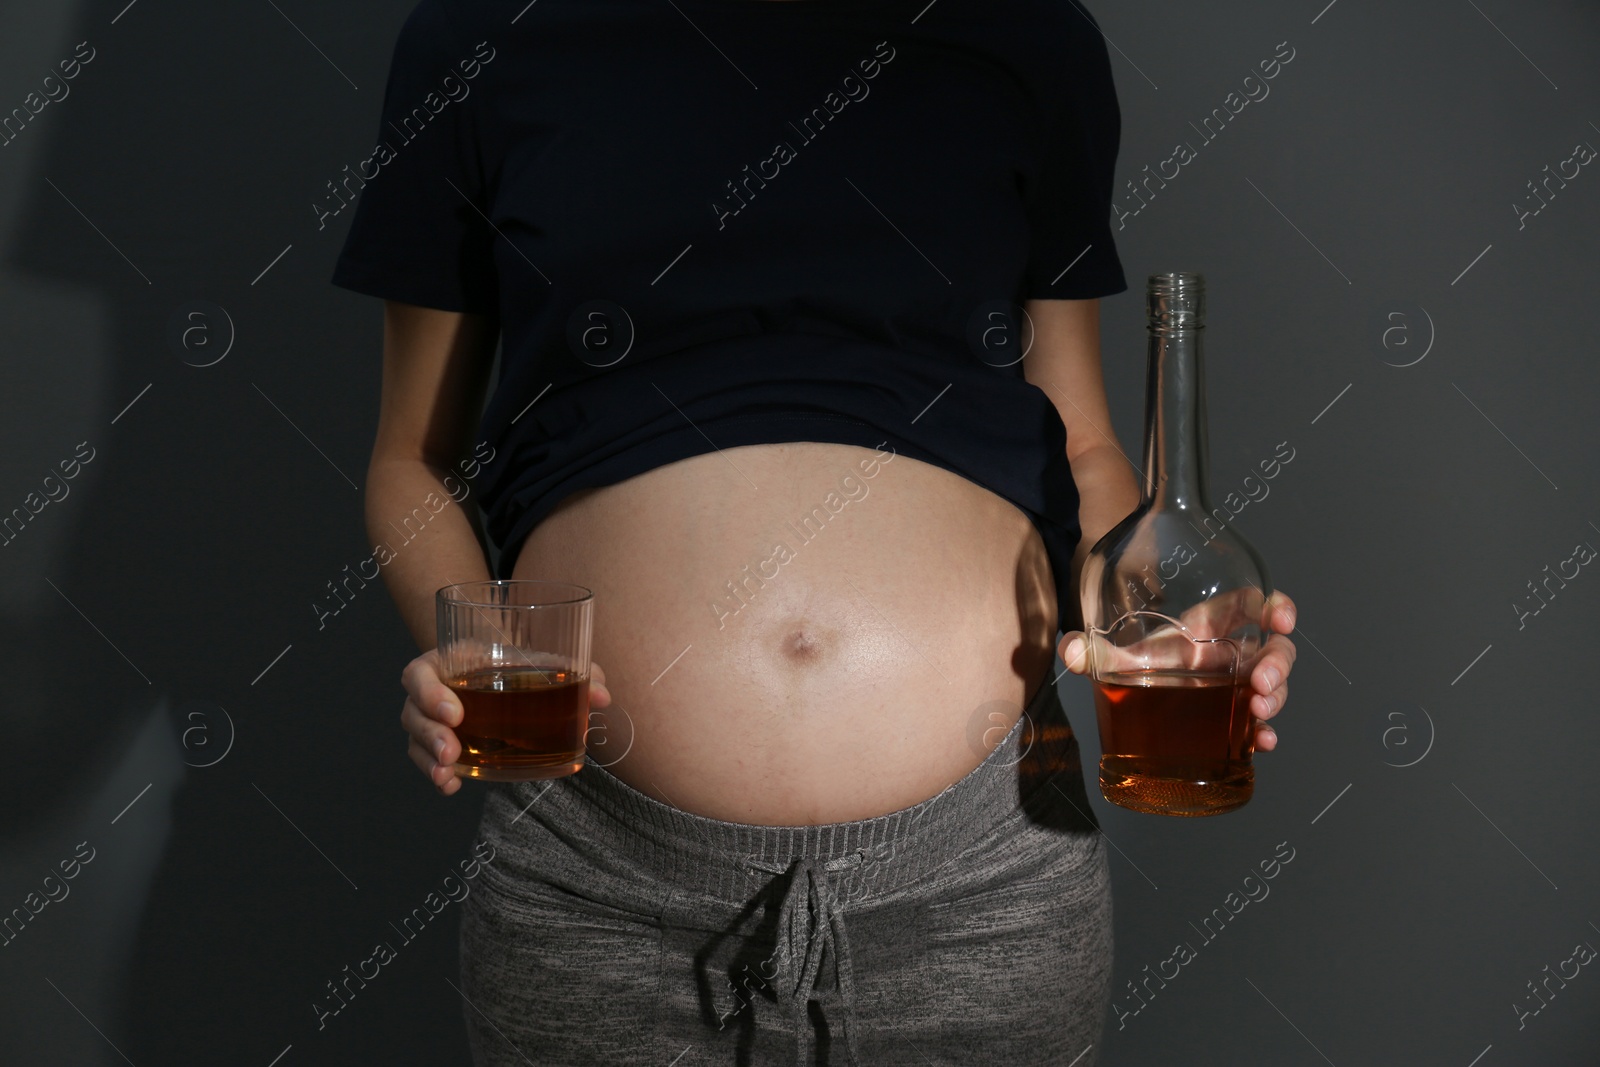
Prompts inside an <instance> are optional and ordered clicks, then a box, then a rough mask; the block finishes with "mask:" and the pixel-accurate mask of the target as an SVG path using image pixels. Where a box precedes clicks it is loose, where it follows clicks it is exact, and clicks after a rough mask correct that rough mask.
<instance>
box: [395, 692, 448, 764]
mask: <svg viewBox="0 0 1600 1067" xmlns="http://www.w3.org/2000/svg"><path fill="white" fill-rule="evenodd" d="M400 727H401V729H403V730H405V732H406V733H408V734H410V735H411V739H412V740H413V741H415V742H416V743H417V744H418V745H420V746H421V747H422V750H423V751H424V752H426V753H428V754H429V756H430V757H431V758H432V759H435V760H437V761H439V762H440V763H445V764H453V763H454V762H455V761H456V760H457V759H459V758H460V757H461V742H460V741H459V740H458V739H457V738H456V732H455V731H454V730H452V729H450V727H448V726H446V725H444V724H443V723H441V722H438V721H436V720H434V719H430V718H428V717H427V716H426V715H424V714H422V712H421V710H420V709H418V707H417V705H416V704H415V703H413V702H412V701H410V700H408V701H406V706H405V707H404V708H403V709H401V712H400Z"/></svg>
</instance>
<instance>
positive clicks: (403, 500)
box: [366, 459, 492, 651]
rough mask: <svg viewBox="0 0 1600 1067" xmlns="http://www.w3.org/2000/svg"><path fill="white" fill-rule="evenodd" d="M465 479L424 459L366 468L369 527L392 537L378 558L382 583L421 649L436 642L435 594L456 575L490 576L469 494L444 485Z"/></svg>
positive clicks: (380, 538)
mask: <svg viewBox="0 0 1600 1067" xmlns="http://www.w3.org/2000/svg"><path fill="white" fill-rule="evenodd" d="M447 477H448V478H449V482H448V484H449V485H451V486H454V487H455V491H456V492H457V493H462V492H463V487H464V484H465V483H464V482H462V480H461V479H460V478H459V477H456V476H453V475H450V473H449V472H448V471H447V470H445V469H444V468H440V467H436V466H434V465H432V464H430V463H427V462H425V461H423V460H420V459H386V460H379V459H374V460H373V461H372V463H371V464H370V465H369V466H368V468H367V491H366V522H367V535H368V537H369V539H370V540H371V542H372V544H373V545H374V546H381V545H387V546H388V551H382V552H380V553H379V555H378V560H379V562H380V563H382V567H381V573H382V574H383V581H384V585H386V586H387V587H388V590H389V596H390V597H391V598H392V599H393V600H394V603H395V607H396V609H398V611H399V612H400V618H401V620H402V621H403V622H404V623H405V625H406V629H408V630H409V631H411V636H412V638H413V639H415V640H416V642H417V648H418V649H420V650H423V651H426V650H427V649H430V648H433V647H434V645H435V644H436V643H437V642H436V637H435V619H434V594H435V593H436V592H437V591H438V590H439V588H440V587H442V586H446V585H452V584H454V583H457V582H475V581H483V580H485V579H488V578H490V577H492V575H491V574H490V573H489V563H488V559H487V557H486V556H485V554H484V544H485V542H484V539H483V532H482V529H481V527H480V526H479V523H478V518H477V510H476V508H475V506H474V505H473V504H472V502H471V497H469V496H465V494H464V493H463V501H457V500H456V499H454V498H453V497H452V495H451V492H450V490H449V489H447V488H446V485H447V483H446V478H447Z"/></svg>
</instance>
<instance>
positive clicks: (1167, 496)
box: [1144, 327, 1210, 512]
mask: <svg viewBox="0 0 1600 1067" xmlns="http://www.w3.org/2000/svg"><path fill="white" fill-rule="evenodd" d="M1204 334H1205V328H1204V327H1199V328H1188V327H1183V328H1174V327H1157V328H1152V329H1151V331H1150V367H1149V373H1148V374H1147V376H1146V382H1147V389H1148V393H1147V395H1146V397H1145V426H1144V470H1145V484H1144V503H1145V504H1147V505H1154V506H1155V507H1156V508H1160V509H1164V510H1177V511H1187V510H1190V509H1193V510H1196V511H1201V512H1207V511H1209V510H1210V496H1209V494H1208V493H1207V491H1206V463H1207V460H1206V402H1205V364H1204V362H1203V361H1202V359H1201V337H1202V336H1204Z"/></svg>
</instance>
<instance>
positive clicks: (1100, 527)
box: [1066, 442, 1140, 629]
mask: <svg viewBox="0 0 1600 1067" xmlns="http://www.w3.org/2000/svg"><path fill="white" fill-rule="evenodd" d="M1071 463H1072V479H1073V481H1074V482H1076V483H1077V486H1078V525H1079V527H1081V528H1082V530H1083V538H1082V539H1081V540H1080V541H1079V542H1078V547H1077V549H1076V551H1074V552H1073V554H1072V583H1071V588H1072V589H1073V590H1074V591H1076V590H1077V589H1078V588H1079V587H1080V586H1079V583H1080V581H1081V579H1082V575H1083V564H1084V561H1085V560H1086V559H1088V558H1089V550H1090V549H1092V548H1094V546H1095V542H1097V541H1099V540H1100V538H1102V537H1104V536H1105V534H1106V532H1107V531H1109V530H1110V529H1111V528H1112V527H1113V526H1115V525H1116V524H1117V523H1119V522H1121V521H1122V520H1123V519H1124V518H1126V517H1127V516H1128V514H1129V513H1130V512H1132V511H1133V509H1134V508H1136V507H1138V506H1139V496H1140V490H1139V478H1138V475H1137V474H1136V473H1135V472H1134V469H1133V466H1132V465H1131V464H1130V463H1129V462H1128V461H1127V459H1125V458H1124V457H1123V455H1122V453H1121V452H1119V451H1118V450H1117V447H1116V446H1115V445H1114V444H1112V443H1109V442H1108V443H1104V444H1099V445H1095V446H1094V447H1091V448H1086V449H1084V450H1083V451H1082V452H1080V453H1078V455H1077V456H1076V457H1075V458H1073V459H1072V461H1071ZM1080 610H1081V609H1080V607H1079V605H1078V603H1077V601H1074V602H1073V603H1072V604H1071V605H1070V607H1069V610H1068V611H1067V612H1066V615H1067V618H1068V620H1069V621H1070V622H1072V623H1073V628H1074V629H1076V628H1078V627H1079V626H1081V625H1082V621H1081V619H1080Z"/></svg>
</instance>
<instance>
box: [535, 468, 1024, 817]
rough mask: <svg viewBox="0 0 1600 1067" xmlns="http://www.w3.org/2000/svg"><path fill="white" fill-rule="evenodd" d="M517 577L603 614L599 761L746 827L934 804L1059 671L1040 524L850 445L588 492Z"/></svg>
mask: <svg viewBox="0 0 1600 1067" xmlns="http://www.w3.org/2000/svg"><path fill="white" fill-rule="evenodd" d="M514 576H515V577H517V578H544V579H554V580H562V581H573V582H577V583H579V584H581V585H585V586H588V587H589V588H590V589H593V590H594V593H595V615H594V644H593V656H594V660H595V662H597V663H599V664H600V665H601V666H602V667H603V668H604V669H605V672H606V681H607V686H608V687H609V689H610V690H611V694H612V701H613V703H612V705H611V706H610V707H609V708H606V709H604V710H598V709H597V710H596V711H595V712H594V718H593V728H592V730H591V733H590V758H591V759H592V760H596V761H598V762H600V763H602V764H603V765H605V766H606V768H607V769H608V770H609V771H610V772H611V773H612V774H614V775H616V776H617V777H619V778H621V779H622V780H623V781H625V782H627V783H628V784H629V785H631V786H633V787H634V788H636V789H638V790H639V791H641V792H643V793H646V794H648V795H649V796H652V797H654V798H656V799H657V800H660V801H662V802H663V803H667V804H671V805H673V806H675V807H679V808H682V809H684V810H686V811H691V812H694V813H696V814H700V815H706V816H710V817H713V818H718V819H724V820H727V821H730V822H743V823H757V824H763V825H802V824H807V823H820V822H839V821H845V820H851V819H862V818H870V817H872V816H875V815H881V814H884V813H886V812H890V811H896V810H899V809H900V808H904V807H907V806H909V805H911V804H915V803H917V802H918V801H921V800H924V799H926V798H927V797H930V796H932V795H934V794H935V793H937V792H939V791H940V790H942V789H943V788H944V787H945V786H947V785H949V784H950V783H952V782H953V781H955V780H957V779H958V778H960V777H961V776H962V775H964V774H966V773H967V772H968V771H970V770H972V768H973V767H975V766H977V765H978V763H979V762H980V761H981V760H982V759H983V757H984V756H985V755H986V754H987V752H988V749H989V748H990V747H992V746H993V745H994V744H995V743H997V742H998V741H999V739H1000V738H1001V737H1002V736H1004V733H1005V731H1006V730H1008V729H1009V728H1010V727H1011V725H1012V724H1013V723H1014V722H1015V721H1016V720H1017V718H1018V717H1019V716H1020V714H1021V711H1022V708H1023V705H1024V704H1025V703H1026V701H1027V699H1028V698H1029V697H1030V696H1032V695H1033V693H1034V692H1035V691H1036V690H1037V688H1038V687H1039V686H1040V685H1041V684H1044V683H1045V682H1046V681H1048V675H1049V671H1050V667H1051V664H1052V662H1053V659H1054V643H1055V625H1056V602H1055V592H1054V584H1053V581H1052V575H1051V569H1050V562H1049V559H1048V557H1047V555H1046V553H1045V549H1044V544H1043V541H1042V540H1041V539H1040V537H1039V534H1038V532H1037V530H1035V529H1034V527H1033V524H1032V522H1031V521H1030V520H1029V518H1028V516H1027V515H1026V514H1025V513H1023V512H1022V511H1020V510H1019V509H1017V508H1016V507H1015V506H1013V505H1012V504H1011V503H1010V502H1008V501H1006V500H1005V499H1003V498H1001V497H999V496H997V495H995V494H994V493H991V492H990V491H988V490H987V489H984V488H982V487H980V486H978V485H976V484H975V483H973V482H970V481H968V480H966V479H964V478H962V477H960V476H959V475H956V474H953V473H951V472H949V471H947V470H944V469H943V468H941V467H935V466H932V465H930V464H926V463H922V462H919V461H917V460H913V459H910V458H908V457H905V456H898V455H894V454H893V453H891V452H888V451H884V452H882V453H878V452H874V451H873V450H871V449H866V448H859V447H857V446H854V445H842V444H828V443H819V442H793V443H782V444H763V445H751V446H744V447H739V448H730V449H724V450H722V451H721V452H710V453H706V454H704V455H700V456H695V457H691V458H689V459H686V460H681V461H679V462H676V463H671V464H668V465H665V466H662V467H658V468H655V469H654V470H651V471H649V472H646V473H645V474H642V475H639V476H638V477H635V478H631V479H629V480H627V481H624V482H620V483H618V484H616V485H612V486H606V487H604V488H600V489H590V490H583V491H581V492H579V493H576V494H574V495H573V496H571V497H568V498H567V499H566V500H564V501H563V502H562V504H561V506H560V507H558V508H557V509H556V510H555V511H554V512H553V513H552V514H551V515H550V516H548V517H547V518H546V519H545V520H544V521H543V522H542V523H541V524H540V525H539V526H538V528H536V529H535V530H534V531H533V533H532V534H530V535H529V537H528V540H527V542H526V543H525V544H524V546H523V548H522V550H521V552H520V553H519V555H518V558H517V564H516V568H515V572H514ZM580 773H585V772H580Z"/></svg>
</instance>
